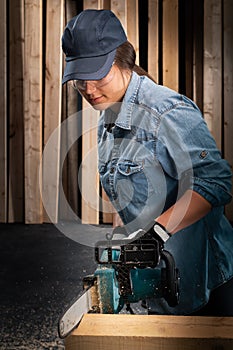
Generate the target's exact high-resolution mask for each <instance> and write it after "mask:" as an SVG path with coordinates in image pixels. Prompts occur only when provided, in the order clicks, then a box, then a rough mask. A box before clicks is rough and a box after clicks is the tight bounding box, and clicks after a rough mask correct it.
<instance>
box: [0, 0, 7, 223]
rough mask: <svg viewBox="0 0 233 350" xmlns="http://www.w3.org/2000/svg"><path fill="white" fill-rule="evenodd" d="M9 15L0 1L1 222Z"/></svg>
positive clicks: (1, 216)
mask: <svg viewBox="0 0 233 350" xmlns="http://www.w3.org/2000/svg"><path fill="white" fill-rule="evenodd" d="M6 33H7V17H6V1H0V42H1V56H0V125H1V127H0V169H1V171H0V222H7V35H6Z"/></svg>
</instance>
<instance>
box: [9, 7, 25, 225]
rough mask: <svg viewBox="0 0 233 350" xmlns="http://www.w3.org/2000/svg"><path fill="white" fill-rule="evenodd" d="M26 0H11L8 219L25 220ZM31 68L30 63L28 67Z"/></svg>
mask: <svg viewBox="0 0 233 350" xmlns="http://www.w3.org/2000/svg"><path fill="white" fill-rule="evenodd" d="M23 5H24V1H23V0H15V1H14V0H10V1H9V5H8V6H9V18H8V20H9V28H11V30H10V31H9V34H8V38H9V48H8V53H9V58H8V67H7V68H8V101H9V105H8V113H9V122H8V167H9V174H8V183H9V188H8V221H9V222H22V221H23V220H24V110H25V106H24V93H23V85H24V84H27V81H26V77H25V75H24V70H23V67H24V63H25V62H24V45H25V44H24V43H25V36H24V6H23ZM28 69H29V67H28Z"/></svg>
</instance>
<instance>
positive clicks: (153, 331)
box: [65, 314, 233, 350]
mask: <svg viewBox="0 0 233 350" xmlns="http://www.w3.org/2000/svg"><path fill="white" fill-rule="evenodd" d="M65 346H66V350H109V349H111V350H119V349H121V350H141V349H143V350H155V349H158V350H187V349H188V350H196V349H205V350H213V349H221V350H232V348H233V317H226V318H221V317H219V318H217V317H204V316H202V317H198V316H194V317H191V316H154V315H153V316H152V315H151V316H148V315H106V314H105V315H104V314H86V315H84V317H83V319H82V321H81V323H80V325H79V327H78V328H77V329H76V330H75V331H74V332H73V333H72V334H71V336H69V337H68V338H67V339H66V342H65Z"/></svg>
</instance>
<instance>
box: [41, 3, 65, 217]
mask: <svg viewBox="0 0 233 350" xmlns="http://www.w3.org/2000/svg"><path fill="white" fill-rule="evenodd" d="M46 4H47V8H46V28H47V30H46V64H45V72H46V75H45V97H44V144H45V145H46V142H47V141H48V140H49V137H50V136H51V134H52V132H53V131H54V130H55V129H56V128H57V127H58V126H59V125H60V123H61V102H62V101H61V91H62V86H61V79H62V50H61V36H62V32H63V9H64V4H63V1H60V0H52V1H47V3H46ZM50 28H53V30H52V31H51V30H50ZM59 160H60V133H59V132H58V133H57V140H56V148H55V149H54V152H53V159H49V163H48V164H46V163H44V164H43V169H44V174H45V172H46V176H45V177H44V178H43V191H44V193H46V196H48V197H49V198H50V199H52V200H50V205H49V211H48V213H46V212H44V221H45V222H46V221H47V222H48V221H50V220H51V221H52V222H54V223H56V222H57V221H58V199H59V167H60V161H59ZM46 167H47V169H45V168H46ZM48 169H49V171H48ZM47 209H48V208H47Z"/></svg>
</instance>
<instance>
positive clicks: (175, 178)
mask: <svg viewBox="0 0 233 350" xmlns="http://www.w3.org/2000/svg"><path fill="white" fill-rule="evenodd" d="M62 45H63V51H64V53H65V54H66V67H65V72H64V77H63V83H66V82H67V81H72V82H73V85H74V87H75V88H77V90H78V91H79V92H80V93H81V94H82V96H83V97H84V98H85V99H86V100H87V101H88V102H89V103H90V104H91V105H92V107H93V108H95V109H96V110H100V111H102V114H101V117H100V120H99V128H98V149H99V172H100V178H101V183H102V186H103V188H104V189H105V191H106V193H107V195H108V196H109V199H110V200H111V202H112V203H113V205H114V207H115V209H116V210H117V212H118V214H119V216H120V218H121V220H122V222H123V224H124V227H125V228H126V231H127V232H129V233H132V232H134V231H137V230H138V229H139V228H143V229H145V228H147V227H149V226H150V225H152V223H153V228H154V232H155V235H156V236H157V237H159V239H161V240H162V241H163V243H164V244H165V247H166V249H167V250H169V251H170V252H171V253H172V254H173V256H174V258H175V261H176V264H177V266H178V268H179V270H180V275H181V293H180V302H179V304H178V305H177V306H176V307H173V308H171V307H169V306H168V305H167V304H166V303H165V302H164V300H163V299H159V300H157V299H156V300H153V301H151V300H150V301H148V309H149V310H150V313H156V314H175V315H179V314H202V315H204V314H208V315H221V316H224V315H225V316H227V315H231V316H233V303H231V301H230V298H231V296H232V293H233V279H232V276H233V229H232V227H231V225H230V224H229V222H228V221H227V219H226V218H225V216H224V214H223V212H224V205H225V204H227V203H229V202H230V201H231V194H230V191H231V171H230V167H229V165H228V163H227V162H226V161H225V160H224V159H222V158H221V155H220V152H219V150H218V149H217V148H216V144H215V142H214V140H213V138H212V136H211V135H210V132H209V131H208V128H207V125H206V123H205V121H204V119H203V117H202V115H201V112H200V110H199V109H198V107H197V106H196V105H195V104H194V103H193V102H192V101H191V100H189V99H188V98H187V97H185V96H182V95H180V94H178V93H176V92H175V91H172V90H170V89H168V88H166V87H163V86H159V85H157V84H156V83H155V82H154V81H153V80H152V79H150V77H148V75H147V74H146V73H145V72H144V71H143V70H142V69H141V68H140V67H138V66H136V65H135V51H134V48H133V47H132V45H131V44H130V43H129V42H128V41H127V37H126V35H125V32H124V30H123V28H122V26H121V24H120V22H119V20H118V19H117V18H116V17H115V15H114V14H113V13H112V12H111V11H108V10H85V11H83V12H81V14H79V15H78V16H76V17H74V18H73V19H71V21H70V22H69V23H68V24H67V26H66V28H65V31H64V34H63V37H62ZM133 234H134V233H133ZM133 234H131V237H133ZM135 237H136V236H135Z"/></svg>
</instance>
